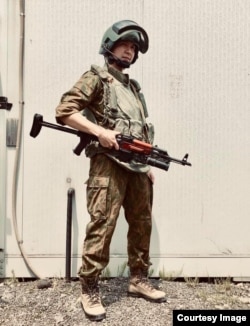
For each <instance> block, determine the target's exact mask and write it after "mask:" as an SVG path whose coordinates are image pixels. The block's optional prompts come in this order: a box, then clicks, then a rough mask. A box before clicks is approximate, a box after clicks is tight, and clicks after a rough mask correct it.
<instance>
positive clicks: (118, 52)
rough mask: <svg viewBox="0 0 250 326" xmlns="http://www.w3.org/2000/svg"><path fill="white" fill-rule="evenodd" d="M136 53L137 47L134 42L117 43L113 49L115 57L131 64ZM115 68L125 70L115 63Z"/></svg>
mask: <svg viewBox="0 0 250 326" xmlns="http://www.w3.org/2000/svg"><path fill="white" fill-rule="evenodd" d="M135 52H136V46H135V44H134V43H133V42H130V41H120V42H117V44H116V45H115V47H114V48H113V49H112V53H113V54H114V55H115V57H117V58H118V59H120V60H122V61H127V62H129V63H131V62H132V61H133V59H134V56H135ZM113 66H114V67H115V68H116V69H118V70H120V71H122V70H123V68H121V67H119V66H118V65H117V64H116V63H114V64H113Z"/></svg>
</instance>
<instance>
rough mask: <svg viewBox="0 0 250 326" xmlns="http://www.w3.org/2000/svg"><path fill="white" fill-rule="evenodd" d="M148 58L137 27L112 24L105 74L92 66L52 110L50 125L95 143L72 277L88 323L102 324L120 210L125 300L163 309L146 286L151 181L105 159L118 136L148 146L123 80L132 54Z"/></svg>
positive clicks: (131, 84)
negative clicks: (104, 284) (103, 285)
mask: <svg viewBox="0 0 250 326" xmlns="http://www.w3.org/2000/svg"><path fill="white" fill-rule="evenodd" d="M147 50H148V36H147V33H146V32H145V30H144V29H143V28H142V27H140V26H139V25H138V24H137V23H135V22H133V21H130V20H123V21H120V22H117V23H115V24H113V25H112V26H111V27H110V28H109V29H108V30H107V31H106V33H105V34H104V36H103V39H102V43H101V48H100V51H99V53H100V54H102V55H104V58H105V65H104V67H103V68H100V67H98V66H94V65H93V66H91V69H90V71H88V72H86V73H85V74H83V75H82V77H81V78H80V80H79V81H78V82H77V83H76V84H75V85H74V86H73V88H72V89H71V90H69V91H68V92H67V93H65V94H64V95H63V96H62V98H61V102H60V104H59V105H58V107H57V108H56V119H57V122H59V123H61V124H67V125H69V126H71V127H73V128H75V129H78V130H80V131H83V132H87V133H90V134H93V135H95V136H97V138H98V140H99V142H98V143H92V144H91V145H89V146H88V148H86V155H87V156H89V157H90V170H89V179H88V182H87V208H88V212H89V214H90V217H91V220H90V222H89V223H88V225H87V228H86V237H85V240H84V246H83V254H82V266H81V268H80V271H79V277H80V281H81V284H82V295H81V302H82V305H83V309H84V311H85V314H86V315H87V316H88V317H89V318H90V319H91V320H101V319H103V318H105V309H104V307H103V306H102V303H101V299H100V295H99V289H98V277H99V275H100V273H101V272H102V270H103V269H104V268H105V267H106V266H107V264H108V262H109V247H110V242H111V239H112V235H113V232H114V229H115V225H116V221H117V218H118V216H119V211H120V208H121V207H123V208H124V212H125V218H126V220H127V222H128V226H129V229H128V234H127V241H128V245H127V252H128V266H129V268H130V280H129V286H128V295H130V296H134V297H143V298H145V299H148V300H150V301H153V302H164V301H166V299H165V293H164V292H162V291H159V290H156V289H155V288H154V287H153V286H152V285H151V283H150V281H149V280H148V269H149V266H150V265H151V263H150V257H149V247H150V236H151V229H152V220H151V213H152V197H153V190H152V184H153V175H152V173H151V171H150V168H149V167H148V166H146V165H142V164H138V163H135V162H130V163H121V162H120V161H119V160H117V159H115V158H114V157H112V156H110V155H109V154H108V150H109V149H110V148H115V149H116V150H118V149H119V145H118V143H117V141H116V135H117V134H119V133H122V134H125V135H132V136H134V137H136V138H137V139H140V140H143V141H146V142H152V132H150V130H151V128H150V125H149V124H147V123H146V117H147V111H146V106H145V102H144V99H143V96H142V94H141V93H140V87H139V84H138V83H137V82H136V81H133V80H130V79H129V76H128V75H127V74H124V73H123V70H124V69H125V68H129V66H130V64H133V63H134V62H135V61H136V60H137V58H138V52H139V51H140V52H141V53H145V52H146V51H147ZM81 111H83V114H82V113H81ZM84 112H86V114H85V116H84ZM100 145H101V146H100Z"/></svg>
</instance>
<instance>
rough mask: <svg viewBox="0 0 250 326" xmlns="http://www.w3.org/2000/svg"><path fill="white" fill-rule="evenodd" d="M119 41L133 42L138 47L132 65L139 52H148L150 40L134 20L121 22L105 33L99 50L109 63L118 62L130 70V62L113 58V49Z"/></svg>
mask: <svg viewBox="0 0 250 326" xmlns="http://www.w3.org/2000/svg"><path fill="white" fill-rule="evenodd" d="M118 41H131V42H133V43H134V44H135V45H136V52H135V56H134V59H133V61H132V62H131V63H134V62H135V61H136V60H137V58H138V52H139V51H140V52H141V53H146V52H147V50H148V43H149V40H148V35H147V33H146V31H145V30H144V29H143V28H142V27H141V26H139V25H138V24H137V23H136V22H134V21H132V20H121V21H118V22H116V23H114V24H113V25H112V26H111V27H110V28H108V29H107V31H106V32H105V33H104V36H103V38H102V42H101V47H100V50H99V53H100V54H103V55H104V56H105V57H106V58H107V59H108V61H109V63H112V62H114V61H118V62H117V63H118V64H120V65H121V66H123V67H124V68H128V67H129V65H130V64H129V63H128V62H124V61H122V60H119V59H118V58H116V57H114V56H113V53H112V48H113V47H114V45H115V44H116V42H118Z"/></svg>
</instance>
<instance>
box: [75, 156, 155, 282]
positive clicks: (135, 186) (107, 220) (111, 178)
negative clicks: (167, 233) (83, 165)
mask: <svg viewBox="0 0 250 326" xmlns="http://www.w3.org/2000/svg"><path fill="white" fill-rule="evenodd" d="M152 200H153V187H152V182H151V181H150V179H149V177H148V176H147V174H145V173H134V172H131V171H128V170H126V169H124V168H123V167H121V166H120V165H118V164H117V163H116V162H114V161H112V160H111V159H110V158H108V157H106V156H105V155H103V154H99V155H96V156H94V157H93V158H92V159H91V163H90V172H89V179H88V182H87V209H88V212H89V214H90V217H91V220H90V222H89V223H88V224H87V227H86V237H85V240H84V244H83V254H82V266H81V268H80V270H79V276H80V277H93V276H97V275H99V274H100V273H101V272H102V270H103V269H104V268H105V267H106V266H107V264H108V262H109V248H110V242H111V239H112V235H113V232H114V230H115V226H116V222H117V218H118V216H119V212H120V209H121V207H123V208H124V213H125V218H126V220H127V223H128V233H127V253H128V265H129V267H130V270H136V269H144V270H146V269H148V267H149V265H151V263H150V257H149V247H150V237H151V229H152V219H151V215H152V214H151V213H152Z"/></svg>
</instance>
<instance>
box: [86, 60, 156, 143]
mask: <svg viewBox="0 0 250 326" xmlns="http://www.w3.org/2000/svg"><path fill="white" fill-rule="evenodd" d="M91 71H92V72H93V73H95V74H96V75H98V76H99V78H100V81H101V83H102V87H103V103H104V112H103V120H102V122H101V125H102V126H104V127H105V128H108V129H113V130H117V131H119V132H120V133H122V134H124V135H131V136H133V137H135V138H137V139H140V140H143V141H146V142H149V143H152V141H153V132H152V128H153V127H152V125H151V124H147V123H146V118H147V117H148V111H147V107H146V102H145V99H144V95H143V93H142V92H141V91H140V90H141V87H140V85H139V83H138V82H137V81H136V80H134V79H128V84H126V85H124V84H123V83H122V82H120V81H119V80H117V79H116V77H115V76H113V75H112V74H110V73H109V72H108V71H107V70H105V69H104V68H101V67H99V66H96V65H92V66H91Z"/></svg>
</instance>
